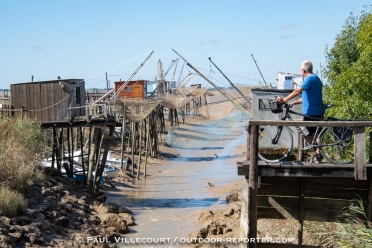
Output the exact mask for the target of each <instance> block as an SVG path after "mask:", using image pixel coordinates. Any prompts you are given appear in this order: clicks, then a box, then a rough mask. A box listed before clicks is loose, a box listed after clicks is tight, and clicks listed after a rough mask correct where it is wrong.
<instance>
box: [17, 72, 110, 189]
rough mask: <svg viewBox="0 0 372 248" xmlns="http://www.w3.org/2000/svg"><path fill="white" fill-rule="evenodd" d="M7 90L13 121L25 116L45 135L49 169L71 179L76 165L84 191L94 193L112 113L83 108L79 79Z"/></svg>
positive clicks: (97, 107)
mask: <svg viewBox="0 0 372 248" xmlns="http://www.w3.org/2000/svg"><path fill="white" fill-rule="evenodd" d="M10 87H11V92H12V95H11V105H12V107H13V108H14V117H25V116H26V117H28V118H30V119H31V120H33V121H34V122H35V123H37V124H39V125H40V127H41V128H42V129H44V130H45V131H46V132H47V133H48V136H49V138H48V140H47V144H48V146H49V147H50V148H51V149H50V151H48V153H49V156H51V167H52V168H56V169H57V172H58V173H61V168H62V166H63V167H64V169H65V171H66V176H68V177H71V178H73V177H74V168H73V167H74V163H78V162H76V161H75V160H78V161H80V166H82V168H83V175H84V184H85V187H86V189H87V190H92V191H97V190H98V188H99V184H100V182H101V181H102V180H101V179H102V177H103V170H104V166H105V163H106V158H107V154H108V151H109V148H110V144H111V140H112V134H113V131H114V128H115V125H116V119H115V113H110V112H109V111H110V109H109V107H108V105H106V104H96V105H86V92H85V82H84V80H83V79H58V80H51V81H42V82H29V83H21V84H12V85H11V86H10ZM86 156H87V157H88V159H86ZM79 157H80V158H81V159H77V158H79ZM63 161H67V162H68V163H63ZM93 171H94V173H93Z"/></svg>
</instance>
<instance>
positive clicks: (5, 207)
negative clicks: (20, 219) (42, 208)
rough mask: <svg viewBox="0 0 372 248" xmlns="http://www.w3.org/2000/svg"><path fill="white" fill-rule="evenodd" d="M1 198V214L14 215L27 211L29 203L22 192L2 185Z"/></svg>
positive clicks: (0, 188)
mask: <svg viewBox="0 0 372 248" xmlns="http://www.w3.org/2000/svg"><path fill="white" fill-rule="evenodd" d="M0 199H1V201H0V215H6V216H8V217H13V216H16V215H17V214H24V213H26V209H27V204H26V202H25V200H24V198H23V195H22V194H20V193H18V192H16V191H14V190H12V189H9V188H8V187H0Z"/></svg>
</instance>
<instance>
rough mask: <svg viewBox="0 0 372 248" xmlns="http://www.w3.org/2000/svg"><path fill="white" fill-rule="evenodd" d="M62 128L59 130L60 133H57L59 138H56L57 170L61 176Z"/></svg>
mask: <svg viewBox="0 0 372 248" xmlns="http://www.w3.org/2000/svg"><path fill="white" fill-rule="evenodd" d="M61 151H63V128H61V131H60V132H59V137H58V145H57V156H58V159H57V170H58V174H61V162H62V157H63V155H62V154H63V152H61Z"/></svg>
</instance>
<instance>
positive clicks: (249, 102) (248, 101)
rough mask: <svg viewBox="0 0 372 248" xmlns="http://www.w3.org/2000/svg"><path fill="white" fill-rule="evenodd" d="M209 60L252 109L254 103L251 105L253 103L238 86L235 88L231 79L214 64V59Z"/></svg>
mask: <svg viewBox="0 0 372 248" xmlns="http://www.w3.org/2000/svg"><path fill="white" fill-rule="evenodd" d="M208 59H209V61H210V62H211V63H212V64H213V65H214V66H215V67H216V68H217V70H218V71H219V72H221V74H222V76H224V77H225V78H226V80H227V81H229V83H230V85H231V86H232V87H233V88H234V89H235V90H236V91H237V92H238V93H239V95H241V96H242V97H243V99H244V100H245V101H246V102H247V103H248V104H249V106H251V107H252V103H251V101H250V100H249V99H248V98H247V97H246V96H245V95H244V94H243V92H241V91H240V90H239V89H238V88H237V87H236V86H235V84H233V82H231V81H230V79H228V78H227V77H226V75H225V74H224V73H223V72H222V71H221V70H220V68H218V67H217V65H216V64H215V63H213V61H212V59H211V57H209V58H208Z"/></svg>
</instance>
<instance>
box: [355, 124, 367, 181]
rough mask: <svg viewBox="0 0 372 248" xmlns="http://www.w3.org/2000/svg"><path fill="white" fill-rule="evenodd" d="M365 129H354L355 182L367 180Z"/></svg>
mask: <svg viewBox="0 0 372 248" xmlns="http://www.w3.org/2000/svg"><path fill="white" fill-rule="evenodd" d="M365 148H366V135H365V128H364V127H358V128H354V163H355V168H354V177H355V180H367V170H366V149H365Z"/></svg>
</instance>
